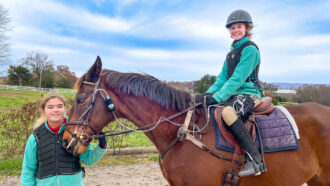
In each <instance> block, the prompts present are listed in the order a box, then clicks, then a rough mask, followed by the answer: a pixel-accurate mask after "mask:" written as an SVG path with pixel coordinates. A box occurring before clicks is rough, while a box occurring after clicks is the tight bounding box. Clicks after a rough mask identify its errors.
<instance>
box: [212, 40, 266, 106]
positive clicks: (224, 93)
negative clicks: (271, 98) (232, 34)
mask: <svg viewBox="0 0 330 186" xmlns="http://www.w3.org/2000/svg"><path fill="white" fill-rule="evenodd" d="M248 40H249V38H248V37H245V38H243V39H242V40H240V41H239V42H237V43H235V44H234V45H233V47H234V49H237V48H239V47H240V46H242V45H243V44H244V43H245V42H247V41H248ZM259 63H260V54H259V51H258V49H257V48H256V47H255V46H251V45H250V46H247V47H245V48H244V49H243V51H242V56H241V58H240V62H239V63H238V65H237V66H236V68H235V70H234V73H233V75H232V76H231V77H230V78H229V79H228V78H227V61H226V60H225V62H224V64H223V66H222V70H221V72H220V73H219V75H218V76H217V79H216V81H215V82H214V84H213V85H212V86H211V87H210V88H209V89H208V90H207V91H206V92H207V93H212V94H213V98H214V99H215V100H217V102H218V103H220V102H224V101H226V100H227V99H228V98H229V97H231V96H234V95H238V94H248V95H257V96H258V97H259V98H260V97H261V90H260V89H259V88H258V87H257V86H256V85H255V84H254V83H253V82H245V81H246V79H247V78H248V77H249V76H250V74H251V73H252V72H253V70H254V69H255V68H256V66H257V65H258V64H259Z"/></svg>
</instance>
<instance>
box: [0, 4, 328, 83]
mask: <svg viewBox="0 0 330 186" xmlns="http://www.w3.org/2000/svg"><path fill="white" fill-rule="evenodd" d="M86 2H88V3H86ZM1 3H3V4H4V6H5V7H6V8H9V11H10V14H11V16H12V19H13V25H14V30H13V32H12V33H11V34H10V36H11V41H12V42H13V56H12V60H13V61H15V60H16V59H17V58H21V57H24V55H25V54H26V53H27V52H30V51H31V50H42V51H44V52H46V53H47V54H49V56H50V58H52V59H53V60H54V62H55V63H59V64H63V63H65V64H66V65H68V66H69V67H70V68H71V70H73V71H75V72H76V73H77V74H78V75H82V73H84V72H85V71H86V70H87V69H88V68H89V66H90V65H91V64H92V62H94V60H95V57H96V55H100V56H101V58H102V60H103V62H104V67H105V68H112V69H114V70H119V71H133V72H146V73H149V74H152V75H153V76H155V77H157V78H160V79H163V80H179V81H180V80H181V81H184V80H197V79H200V78H201V77H202V76H203V75H204V74H207V73H208V74H213V75H217V74H218V73H219V72H220V69H221V66H222V63H223V61H224V59H225V55H226V53H227V52H228V50H229V48H230V44H231V42H232V40H231V38H230V37H229V33H228V31H227V30H226V28H225V27H224V25H225V21H226V18H227V16H228V14H229V13H230V12H231V11H233V10H235V9H238V8H243V9H246V10H248V11H249V12H250V13H251V14H252V17H253V20H254V23H255V28H254V29H253V33H254V36H253V40H254V41H256V43H257V44H258V46H259V48H260V51H261V57H262V61H261V63H262V64H261V70H260V75H261V80H264V81H278V80H283V81H288V82H310V81H313V82H314V83H329V81H330V75H329V74H328V73H326V72H328V71H329V70H330V63H329V61H330V53H329V52H328V51H327V50H328V49H329V48H330V26H329V25H330V11H328V10H329V9H330V2H327V1H325V2H324V1H320V0H316V1H313V2H310V1H307V0H302V1H299V2H293V1H264V0H257V1H252V2H244V1H236V2H229V1H228V2H217V1H206V2H204V1H203V2H202V1H184V0H177V1H157V0H156V1H144V0H142V1H140V0H89V1H85V2H84V3H82V4H77V2H75V3H76V4H75V3H73V2H72V1H63V2H61V1H53V0H42V1H41V0H20V1H18V0H3V1H2V2H1ZM90 4H92V5H93V6H90ZM107 11H108V12H107ZM81 64H84V65H81ZM307 74H308V75H307ZM308 76H313V77H310V78H309V77H308ZM321 76H322V77H321Z"/></svg>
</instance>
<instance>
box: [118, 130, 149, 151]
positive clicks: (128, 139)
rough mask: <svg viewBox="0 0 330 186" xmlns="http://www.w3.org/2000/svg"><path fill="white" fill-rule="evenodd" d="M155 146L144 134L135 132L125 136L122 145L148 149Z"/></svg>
mask: <svg viewBox="0 0 330 186" xmlns="http://www.w3.org/2000/svg"><path fill="white" fill-rule="evenodd" d="M153 145H154V144H153V143H152V142H151V141H150V140H149V138H148V137H147V136H146V135H145V134H144V133H141V132H133V133H131V134H129V135H126V136H124V140H123V143H122V144H121V147H148V146H153Z"/></svg>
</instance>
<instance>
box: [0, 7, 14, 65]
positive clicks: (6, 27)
mask: <svg viewBox="0 0 330 186" xmlns="http://www.w3.org/2000/svg"><path fill="white" fill-rule="evenodd" d="M10 30H11V27H10V18H9V13H8V9H5V8H4V7H3V5H1V4H0V66H4V65H7V64H8V57H9V55H10V44H9V43H8V37H7V36H6V32H8V31H10Z"/></svg>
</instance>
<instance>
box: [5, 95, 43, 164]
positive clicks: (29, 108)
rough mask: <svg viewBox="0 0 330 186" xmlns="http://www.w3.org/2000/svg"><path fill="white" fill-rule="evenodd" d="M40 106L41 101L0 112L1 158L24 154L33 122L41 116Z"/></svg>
mask: <svg viewBox="0 0 330 186" xmlns="http://www.w3.org/2000/svg"><path fill="white" fill-rule="evenodd" d="M38 106H39V101H37V102H32V103H27V104H25V105H23V106H22V107H21V108H20V109H11V110H10V111H9V112H2V113H0V123H1V125H0V149H1V151H0V157H1V158H7V157H15V156H20V155H23V153H24V147H25V143H26V141H27V140H28V138H29V136H30V134H31V132H32V123H33V122H34V121H35V120H36V119H37V118H38V116H39V114H38Z"/></svg>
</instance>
